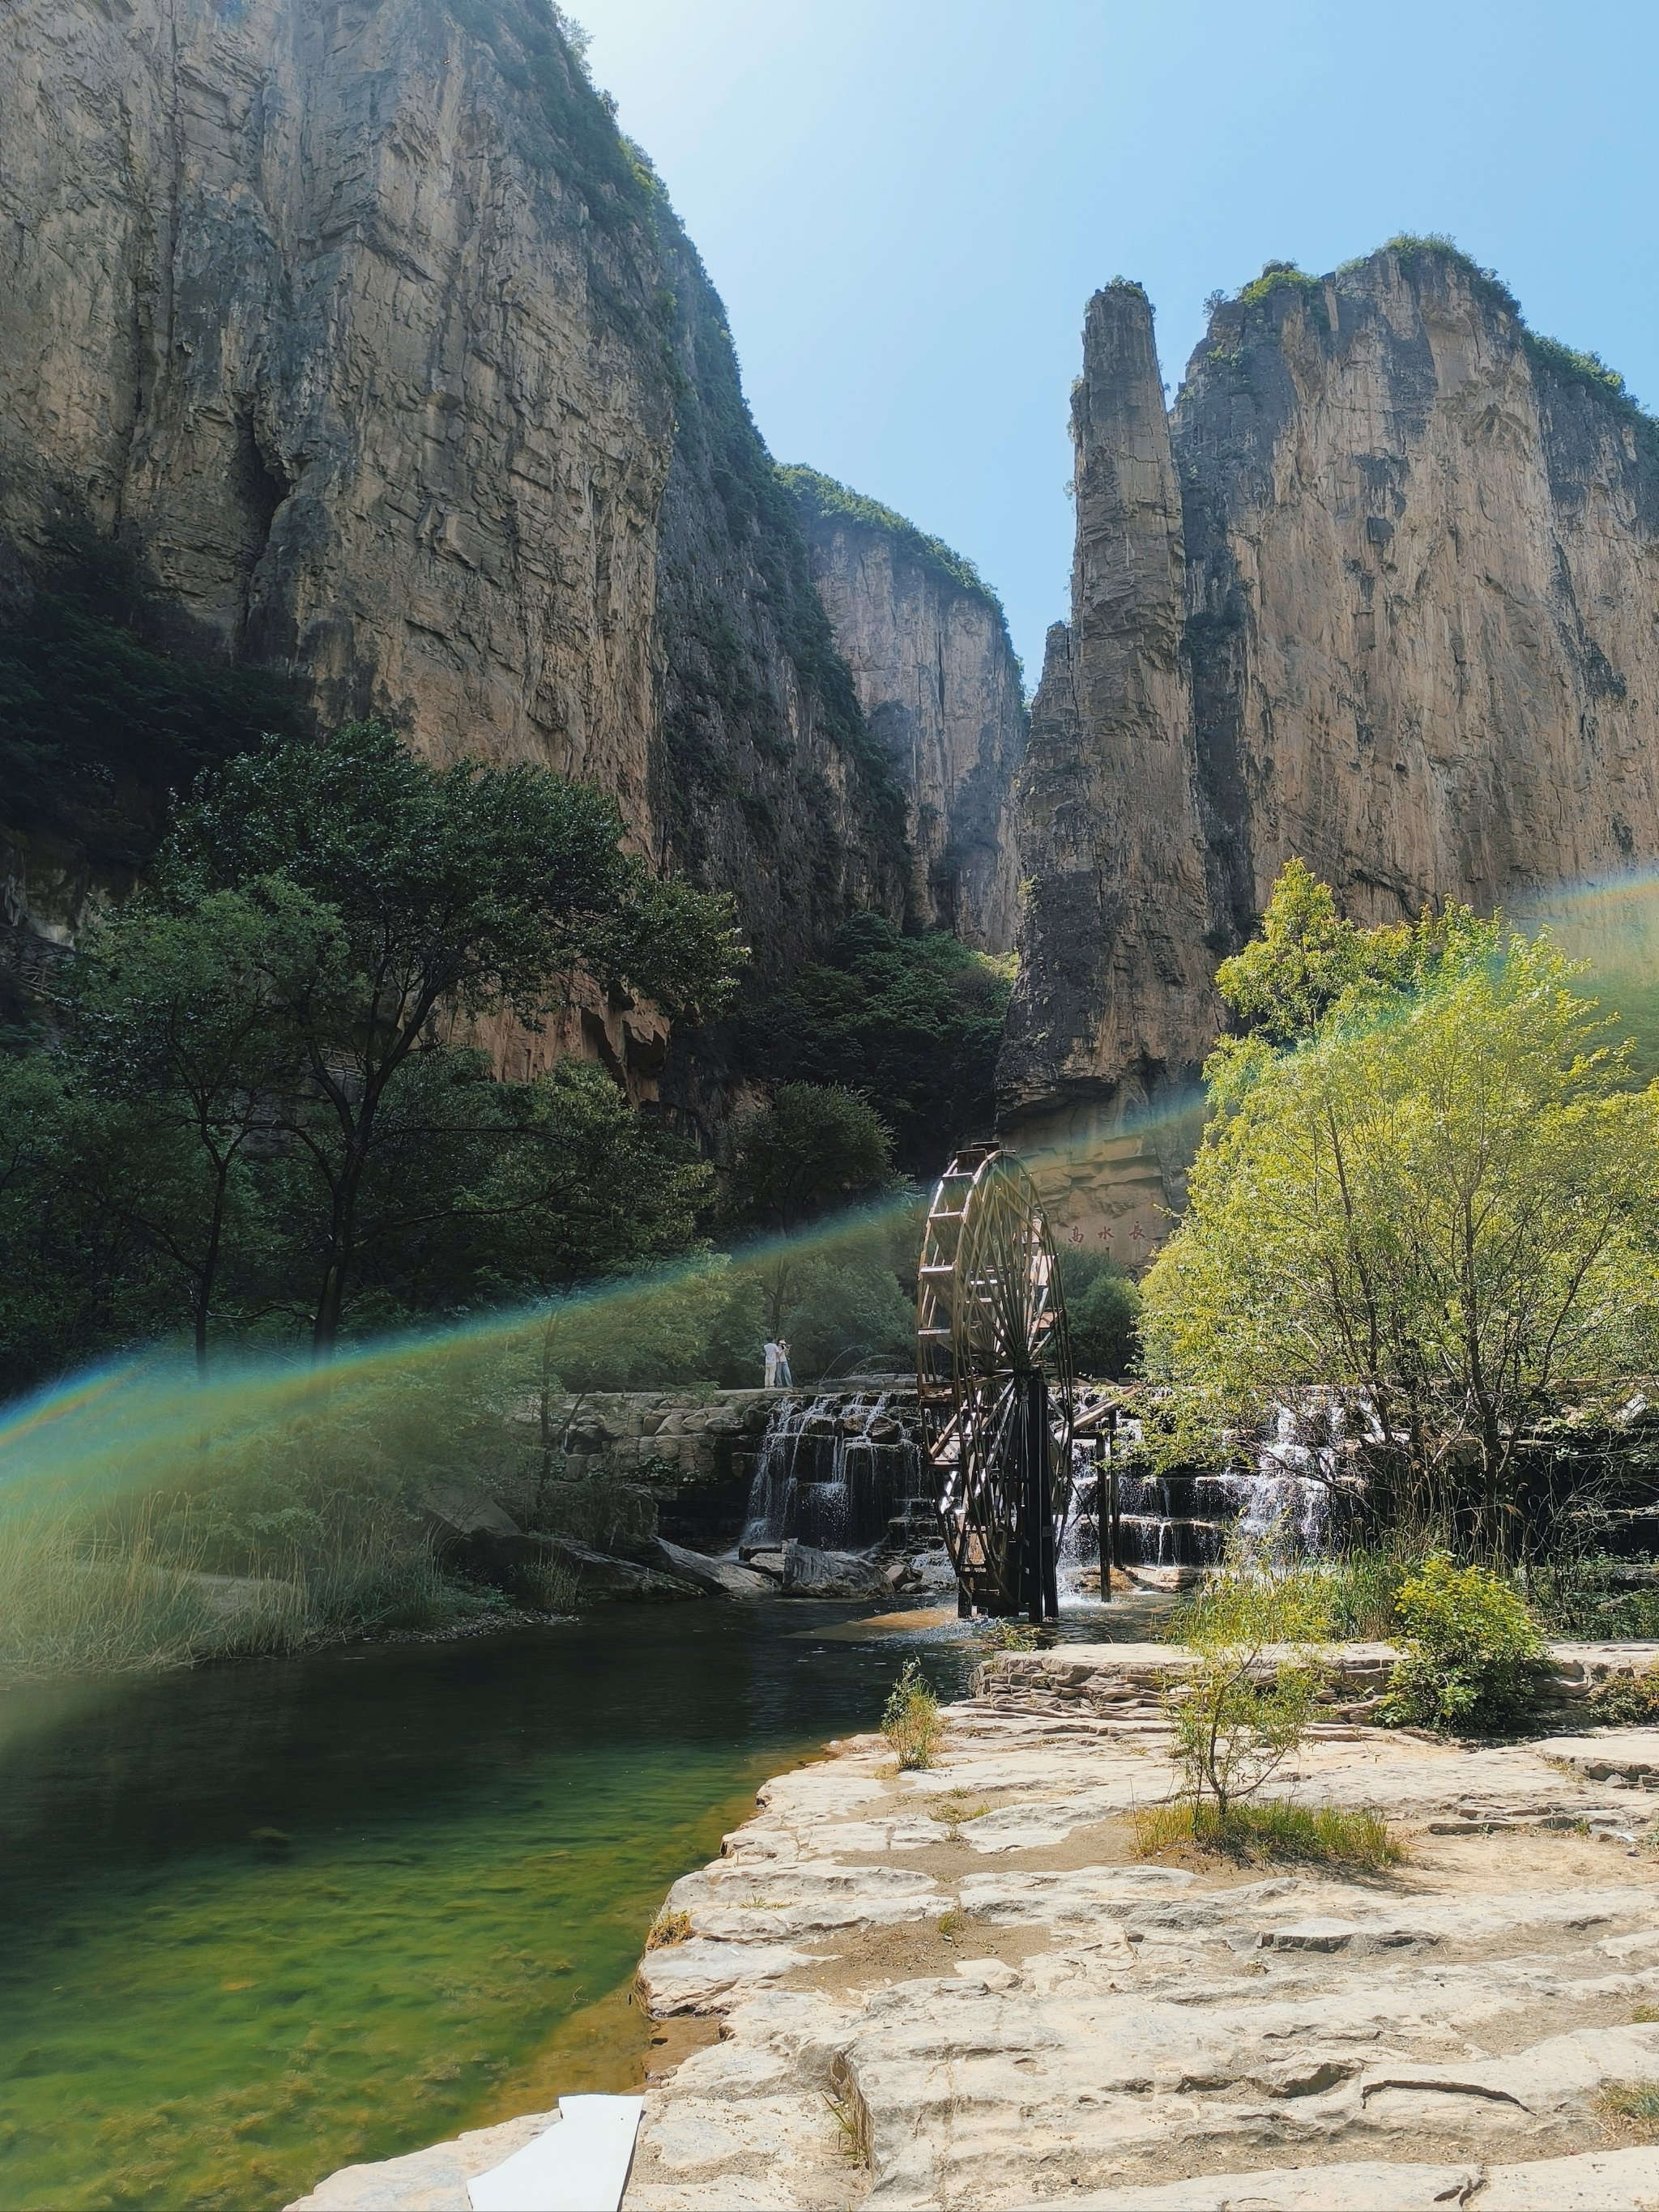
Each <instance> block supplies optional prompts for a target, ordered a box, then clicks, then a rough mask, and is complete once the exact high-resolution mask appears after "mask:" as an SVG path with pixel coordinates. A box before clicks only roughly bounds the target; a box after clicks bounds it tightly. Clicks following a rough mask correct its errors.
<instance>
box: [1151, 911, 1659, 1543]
mask: <svg viewBox="0 0 1659 2212" xmlns="http://www.w3.org/2000/svg"><path fill="white" fill-rule="evenodd" d="M1415 965H1416V969H1417V973H1418V975H1419V976H1420V977H1421V980H1420V981H1419V982H1418V983H1417V984H1416V986H1415V987H1413V988H1409V989H1402V988H1397V987H1389V986H1387V985H1383V984H1376V985H1372V986H1369V987H1364V986H1360V987H1352V988H1350V989H1348V990H1347V991H1346V992H1345V993H1344V994H1342V995H1341V996H1340V998H1339V999H1338V1000H1336V1001H1335V1002H1334V1004H1333V1005H1332V1006H1330V1007H1329V1008H1328V1011H1327V1012H1326V1013H1325V1014H1324V1016H1323V1017H1322V1018H1321V1019H1320V1020H1319V1021H1318V1023H1317V1024H1316V1027H1315V1029H1314V1030H1313V1031H1312V1033H1311V1035H1310V1037H1308V1039H1307V1040H1306V1041H1305V1042H1303V1043H1301V1044H1300V1045H1299V1046H1297V1048H1294V1049H1291V1050H1287V1051H1285V1052H1280V1053H1277V1054H1275V1053H1273V1052H1270V1051H1267V1050H1265V1049H1258V1050H1256V1052H1255V1054H1254V1055H1253V1056H1252V1057H1250V1058H1249V1060H1247V1061H1245V1062H1241V1060H1240V1059H1239V1057H1238V1055H1237V1054H1232V1055H1231V1056H1229V1057H1228V1059H1227V1060H1225V1061H1224V1064H1223V1082H1222V1084H1221V1085H1220V1086H1219V1095H1218V1103H1219V1104H1220V1106H1221V1109H1222V1110H1220V1111H1219V1112H1218V1113H1217V1114H1216V1115H1215V1116H1214V1117H1213V1118H1212V1121H1211V1122H1210V1125H1209V1127H1208V1128H1207V1129H1206V1134H1205V1139H1204V1144H1203V1147H1202V1150H1201V1151H1200V1155H1199V1158H1198V1160H1197V1162H1196V1164H1195V1165H1194V1170H1193V1173H1192V1176H1191V1179H1190V1182H1189V1194H1190V1202H1189V1206H1188V1213H1187V1216H1186V1218H1185V1219H1184V1221H1183V1222H1182V1225H1181V1227H1180V1229H1179V1230H1178V1231H1177V1232H1176V1235H1175V1236H1174V1237H1172V1238H1171V1239H1170V1243H1168V1244H1167V1245H1166V1246H1165V1247H1164V1250H1163V1252H1162V1253H1161V1254H1160V1255H1158V1260H1157V1261H1156V1262H1155V1263H1154V1265H1153V1267H1152V1269H1151V1270H1150V1272H1149V1273H1148V1274H1147V1275H1146V1278H1145V1279H1144V1281H1143V1284H1142V1291H1143V1294H1144V1297H1145V1321H1144V1330H1145V1334H1146V1340H1147V1345H1148V1364H1149V1367H1150V1369H1151V1371H1152V1373H1153V1374H1155V1375H1157V1376H1160V1377H1162V1378H1164V1379H1167V1380H1170V1381H1174V1382H1177V1383H1187V1384H1190V1385H1192V1386H1194V1388H1195V1389H1198V1390H1200V1391H1201V1392H1204V1393H1206V1394H1208V1395H1209V1396H1210V1398H1211V1399H1212V1401H1214V1404H1215V1407H1216V1409H1217V1413H1218V1418H1222V1419H1261V1418H1262V1417H1263V1416H1264V1415H1265V1413H1266V1412H1267V1408H1268V1407H1270V1406H1271V1404H1272V1403H1273V1401H1274V1400H1275V1399H1276V1398H1278V1397H1279V1396H1280V1395H1283V1394H1284V1393H1285V1392H1287V1391H1291V1390H1294V1389H1298V1388H1299V1387H1301V1386H1304V1385H1306V1384H1310V1383H1327V1384H1336V1385H1339V1386H1344V1387H1346V1388H1349V1389H1352V1390H1354V1391H1356V1392H1357V1393H1359V1394H1362V1395H1364V1398H1365V1399H1366V1400H1367V1401H1369V1403H1370V1407H1371V1409H1372V1411H1373V1413H1374V1415H1375V1419H1376V1425H1377V1428H1378V1431H1379V1432H1380V1436H1381V1437H1386V1438H1389V1439H1395V1440H1399V1443H1398V1447H1397V1449H1398V1467H1397V1475H1398V1480H1400V1481H1401V1485H1402V1495H1401V1505H1402V1508H1403V1509H1404V1510H1407V1511H1408V1512H1409V1513H1410V1514H1411V1515H1412V1516H1413V1517H1415V1518H1417V1519H1418V1520H1419V1521H1420V1522H1423V1523H1424V1524H1425V1526H1428V1527H1431V1528H1433V1527H1439V1528H1445V1529H1448V1530H1453V1531H1455V1532H1456V1533H1457V1534H1458V1536H1459V1537H1460V1540H1461V1541H1465V1542H1468V1543H1469V1544H1471V1545H1473V1546H1474V1547H1478V1548H1480V1549H1481V1550H1484V1551H1486V1553H1490V1554H1492V1555H1493V1556H1496V1557H1500V1558H1503V1557H1510V1556H1513V1555H1514V1554H1515V1553H1516V1551H1517V1549H1518V1548H1519V1547H1520V1546H1521V1544H1522V1537H1523V1533H1524V1532H1523V1528H1522V1499H1521V1497H1520V1494H1519V1483H1518V1478H1517V1468H1516V1450H1517V1446H1518V1444H1519V1442H1520V1439H1521V1437H1522V1434H1523V1432H1524V1430H1525V1427H1526V1425H1527V1422H1528V1419H1530V1418H1532V1417H1534V1416H1535V1415H1536V1414H1537V1413H1539V1412H1540V1411H1541V1409H1542V1408H1543V1407H1545V1406H1546V1405H1547V1402H1548V1401H1549V1398H1550V1395H1551V1393H1552V1390H1553V1388H1554V1386H1555V1385H1556V1384H1557V1383H1559V1381H1560V1380H1562V1379H1563V1378H1565V1377H1571V1378H1573V1379H1574V1380H1575V1381H1579V1382H1587V1383H1595V1382H1597V1381H1601V1382H1612V1381H1613V1380H1614V1379H1616V1378H1617V1377H1619V1376H1622V1375H1628V1374H1630V1373H1632V1372H1633V1371H1645V1370H1648V1369H1649V1368H1650V1364H1651V1361H1652V1358H1653V1353H1654V1348H1655V1346H1656V1342H1659V1284H1656V1274H1655V1268H1654V1261H1653V1243H1652V1230H1653V1203H1654V1195H1653V1194H1654V1191H1655V1188H1656V1182H1659V1093H1656V1091H1652V1090H1649V1091H1642V1090H1639V1089H1636V1088H1633V1087H1632V1082H1631V1078H1630V1073H1629V1066H1628V1057H1627V1051H1626V1048H1625V1047H1623V1046H1615V1045H1613V1044H1610V1043H1609V1042H1608V1030H1609V1024H1608V1023H1607V1021H1606V1020H1605V1019H1603V1018H1601V1016H1600V1014H1599V1013H1598V1012H1597V1010H1596V1008H1595V1006H1594V1004H1593V1003H1591V1002H1589V1001H1587V1000H1583V999H1582V998H1580V997H1578V996H1577V995H1576V994H1575V993H1574V991H1573V989H1572V984H1573V982H1574V981H1575V980H1576V978H1577V975H1578V974H1579V973H1580V972H1582V971H1581V970H1580V969H1577V968H1576V967H1575V966H1574V964H1573V963H1571V962H1570V961H1568V960H1567V959H1565V957H1564V956H1563V955H1562V954H1561V953H1560V952H1559V951H1558V950H1557V949H1556V948H1555V947H1554V946H1553V945H1552V944H1551V943H1549V941H1548V940H1547V939H1539V940H1538V941H1537V942H1535V943H1534V942H1528V940H1527V939H1524V938H1522V937H1520V936H1518V935H1515V934H1512V933H1508V932H1506V931H1505V930H1504V927H1502V925H1501V924H1500V923H1498V922H1495V921H1494V922H1489V923H1476V922H1474V921H1472V920H1470V919H1468V918H1463V919H1462V920H1460V921H1458V922H1457V924H1456V926H1455V928H1454V929H1452V930H1450V931H1443V933H1442V940H1441V942H1440V943H1439V945H1438V946H1437V949H1436V951H1435V956H1434V957H1433V959H1432V960H1431V962H1428V963H1420V962H1419V963H1415ZM1395 1449H1396V1447H1395V1445H1394V1444H1390V1445H1389V1447H1387V1448H1386V1450H1387V1454H1389V1455H1392V1454H1394V1453H1395Z"/></svg>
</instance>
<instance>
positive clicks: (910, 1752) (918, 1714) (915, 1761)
mask: <svg viewBox="0 0 1659 2212" xmlns="http://www.w3.org/2000/svg"><path fill="white" fill-rule="evenodd" d="M881 1732H882V1734H883V1735H884V1736H885V1737H886V1739H887V1741H888V1742H889V1743H890V1745H891V1746H892V1747H893V1752H894V1754H895V1756H896V1758H897V1759H898V1763H899V1767H900V1770H901V1771H903V1770H904V1769H906V1768H915V1767H925V1766H931V1765H933V1753H934V1752H935V1751H936V1750H937V1748H938V1747H939V1738H940V1736H941V1735H943V1734H944V1733H945V1723H944V1722H943V1721H942V1720H941V1719H940V1718H939V1697H938V1694H937V1692H935V1690H934V1688H933V1684H932V1683H931V1682H930V1681H929V1680H927V1676H926V1675H925V1674H923V1673H922V1671H921V1662H920V1660H916V1659H907V1660H906V1661H905V1662H904V1666H903V1668H902V1672H901V1673H900V1675H899V1678H898V1680H897V1681H896V1682H895V1683H894V1685H893V1686H892V1688H891V1690H890V1692H888V1697H887V1704H886V1706H885V1708H884V1711H883V1713H882V1716H881Z"/></svg>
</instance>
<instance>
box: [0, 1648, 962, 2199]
mask: <svg viewBox="0 0 1659 2212" xmlns="http://www.w3.org/2000/svg"><path fill="white" fill-rule="evenodd" d="M847 1620H848V1609H847V1608H835V1607H822V1608H820V1607H811V1608H801V1607H781V1606H779V1607H773V1606H768V1607H737V1606H717V1605H697V1606H676V1607H662V1608H660V1609H652V1608H625V1607H614V1608H611V1609H609V1610H607V1611H605V1612H602V1613H595V1614H593V1615H591V1616H589V1617H587V1618H586V1619H585V1620H582V1621H580V1622H579V1623H575V1624H572V1625H570V1626H552V1627H549V1628H545V1629H539V1630H535V1631H528V1632H524V1633H522V1634H518V1635H511V1636H500V1637H495V1638H488V1639H477V1640H473V1641H468V1642H460V1643H455V1644H398V1645H379V1646H373V1647H368V1648H362V1649H359V1650H348V1651H339V1652H331V1653H326V1654H323V1655H320V1656H316V1657H313V1658H309V1659H297V1660H296V1659H288V1660H281V1661H270V1662H246V1663H243V1664H240V1665H234V1666H227V1667H222V1668H216V1669H213V1670H209V1671H205V1672H197V1673H194V1674H184V1673H180V1674H168V1675H163V1676H157V1677H152V1678H149V1679H132V1678H128V1679H125V1680H119V1681H116V1682H112V1683H106V1684H98V1685H82V1686H76V1687H72V1688H66V1689H57V1690H36V1689H13V1690H10V1691H8V1692H0V1885H3V1886H0V2207H3V2208H5V2212H34V2208H37V2207H46V2206H51V2207H64V2208H81V2207H94V2206H106V2205H119V2206H143V2207H155V2208H168V2212H171V2208H173V2207H185V2206H190V2207H196V2206H201V2207H213V2208H221V2207H222V2208H226V2212H232V2208H234V2212H250V2208H254V2207H262V2206H277V2205H281V2204H282V2203H284V2202H285V2201H287V2199H289V2197H294V2196H295V2195H297V2194H299V2193H301V2191H304V2190H305V2189H307V2188H308V2187H309V2186H310V2185H312V2184H313V2183H314V2182H315V2181H316V2180H318V2179H319V2178H320V2177H321V2176H322V2175H324V2174H325V2173H328V2172H331V2171H332V2170H333V2168H335V2167H336V2166H341V2165H344V2164H347V2163H349V2162H350V2161H352V2160H357V2159H364V2158H384V2157H388V2156H391V2155H392V2154H396V2153H397V2152H398V2151H401V2150H406V2149H411V2148H416V2146H418V2145H419V2144H421V2143H424V2142H433V2141H435V2140H437V2139H440V2138H441V2137H442V2136H446V2135H449V2134H453V2132H454V2131H455V2130H457V2129H459V2128H462V2127H466V2126H472V2125H477V2124H481V2123H482V2122H484V2121H487V2120H489V2119H492V2118H500V2117H502V2116H504V2115H505V2114H506V2113H507V2112H513V2111H515V2110H534V2109H538V2108H539V2107H541V2106H545V2105H547V2104H550V2103H551V2101H552V2100H554V2099H555V2098H556V2096H557V2095H558V2094H559V2093H560V2092H561V2091H562V2090H570V2089H576V2088H582V2087H590V2088H591V2087H625V2086H627V2085H628V2084H629V2082H630V2081H636V2080H637V2079H639V2078H640V2070H641V2063H642V2057H643V2051H644V2045H645V2033H644V2029H643V2027H642V2024H641V2023H640V2022H639V2021H638V2020H637V2017H636V2016H635V2015H632V2014H631V2013H630V2011H629V2008H628V2005H627V2002H626V2000H625V1997H624V1996H623V1995H622V1994H621V1993H622V1992H623V1991H624V1990H625V1988H626V1985H627V1983H628V1981H629V1977H630V1975H631V1972H632V1970H633V1967H634V1965H635V1960H636V1959H637V1957H638V1954H639V1950H640V1947H641V1941H642V1939H643V1936H644V1934H645V1931H646V1929H647V1927H648V1926H649V1924H650V1922H651V1919H652V1917H653V1914H654V1913H655V1911H656V1910H657V1907H658V1905H659V1904H660V1902H661V1899H662V1896H663V1893H664V1892H665V1889H666V1888H667V1887H668V1885H669V1884H670V1882H671V1881H673V1880H674V1878H675V1877H676V1876H677V1875H679V1874H681V1873H683V1872H684V1871H685V1870H686V1869H687V1868H689V1867H691V1866H694V1865H696V1864H699V1863H701V1862H702V1861H703V1860H704V1859H706V1858H708V1857H710V1856H712V1854H713V1853H714V1851H715V1850H718V1848H719V1841H720V1835H721V1833H722V1832H723V1831H724V1830H725V1829H726V1828H727V1827H729V1826H732V1825H733V1824H734V1823H735V1822H736V1821H737V1820H741V1819H742V1818H743V1817H744V1811H745V1809H746V1807H747V1804H748V1801H749V1799H750V1796H751V1794H752V1791H753V1790H754V1788H755V1786H756V1784H757V1783H758V1782H759V1781H760V1780H762V1779H763V1778H764V1777H765V1776H766V1775H768V1774H769V1773H775V1772H776V1771H778V1769H779V1768H780V1766H781V1765H786V1764H787V1763H789V1762H790V1761H791V1760H793V1759H799V1758H802V1757H806V1756H810V1755H811V1753H812V1752H813V1751H815V1750H816V1749H817V1747H818V1746H819V1745H820V1744H821V1743H822V1742H823V1741H824V1740H825V1739H826V1738H827V1737H829V1736H830V1735H836V1734H842V1733H850V1732H851V1731H853V1730H854V1729H860V1728H868V1727H871V1726H873V1725H874V1723H876V1721H877V1719H878V1717H879V1713H880V1710H881V1705H882V1701H883V1699H884V1696H885V1693H886V1691H887V1688H888V1686H889V1685H890V1682H891V1680H892V1679H893V1676H894V1674H895V1673H896V1670H897V1668H898V1666H899V1665H900V1663H901V1662H902V1658H903V1656H905V1654H906V1652H907V1650H909V1649H912V1648H914V1646H913V1645H912V1644H911V1643H910V1642H909V1640H908V1638H904V1637H902V1636H901V1637H900V1638H897V1639H894V1638H877V1639H876V1640H859V1639H858V1638H848V1635H847V1633H846V1631H845V1627H844V1626H842V1633H840V1634H835V1633H830V1631H833V1630H835V1629H836V1627H837V1626H839V1625H843V1624H845V1623H846V1622H847ZM925 1656H926V1657H927V1663H928V1665H929V1668H930V1671H931V1672H932V1673H933V1676H934V1679H935V1680H936V1682H937V1684H938V1686H939V1689H940V1690H941V1692H944V1693H945V1694H947V1695H950V1694H954V1693H955V1692H956V1690H957V1686H958V1684H959V1682H960V1679H961V1675H962V1672H963V1667H964V1666H965V1664H966V1663H968V1662H969V1660H970V1658H971V1657H972V1656H975V1655H974V1654H973V1653H972V1652H971V1650H970V1649H969V1647H968V1646H967V1645H966V1644H964V1643H963V1642H962V1641H961V1640H960V1639H959V1638H957V1636H956V1634H955V1632H954V1624H952V1626H951V1628H950V1629H948V1630H945V1631H941V1632H935V1634H934V1635H933V1637H931V1638H928V1639H927V1644H926V1648H925Z"/></svg>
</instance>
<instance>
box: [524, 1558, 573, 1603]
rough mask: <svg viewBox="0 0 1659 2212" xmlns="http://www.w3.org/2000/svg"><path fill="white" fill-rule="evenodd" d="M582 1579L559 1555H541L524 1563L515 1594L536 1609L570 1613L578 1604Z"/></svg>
mask: <svg viewBox="0 0 1659 2212" xmlns="http://www.w3.org/2000/svg"><path fill="white" fill-rule="evenodd" d="M580 1587H581V1585H580V1577H578V1576H577V1575H576V1573H575V1572H574V1570H573V1569H572V1568H569V1567H567V1566H565V1565H562V1562H561V1561H559V1560H557V1559H537V1560H534V1561H532V1564H531V1565H528V1566H526V1567H521V1568H520V1571H519V1573H518V1576H517V1577H516V1580H515V1583H514V1589H513V1595H515V1596H516V1597H517V1598H518V1600H519V1602H520V1604H521V1605H526V1606H528V1607H530V1608H531V1610H532V1612H534V1613H574V1612H575V1610H576V1607H577V1604H578V1592H579V1590H580Z"/></svg>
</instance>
